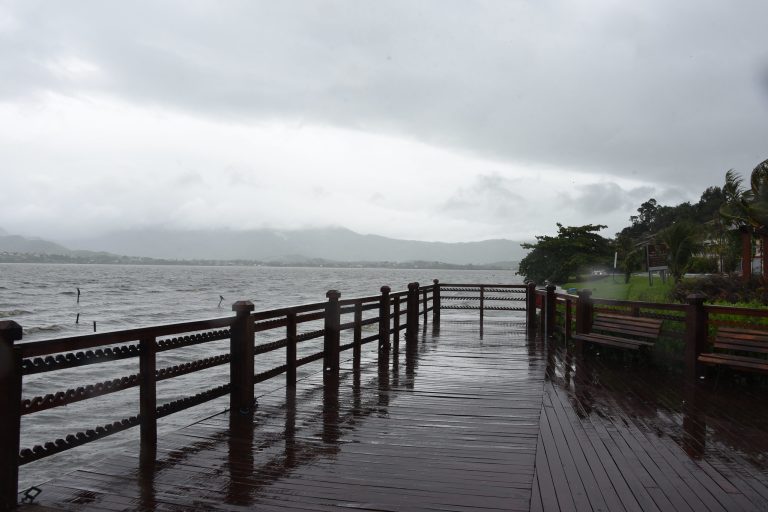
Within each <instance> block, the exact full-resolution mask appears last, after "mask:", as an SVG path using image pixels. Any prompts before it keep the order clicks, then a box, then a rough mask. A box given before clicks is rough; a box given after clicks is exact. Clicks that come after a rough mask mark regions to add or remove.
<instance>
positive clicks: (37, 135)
mask: <svg viewBox="0 0 768 512" xmlns="http://www.w3.org/2000/svg"><path fill="white" fill-rule="evenodd" d="M766 19H768V2H766V1H765V0H734V1H725V0H721V1H712V0H675V1H669V0H646V1H642V2H627V1H625V0H613V1H608V0H606V1H598V0H592V1H567V0H563V1H558V0H541V1H508V0H504V1H497V2H471V1H448V0H435V1H424V0H417V1H413V0H408V1H402V2H393V1H387V2H383V1H381V0H376V1H359V0H347V1H343V2H324V1H306V2H300V1H291V2H276V1H263V2H257V1H244V2H234V1H228V2H221V1H210V2H198V1H189V0H184V1H178V2H176V1H153V2H138V1H131V2H125V1H119V2H118V1H113V2H109V1H102V0H98V1H92V2H86V1H72V2H59V1H49V2H37V1H30V0H23V1H19V2H14V1H4V0H3V1H0V191H2V198H1V199H0V227H2V228H4V229H5V230H6V231H8V232H13V233H19V234H26V235H36V236H42V237H47V238H54V239H58V240H62V239H67V238H79V237H87V236H90V235H93V234H96V233H100V232H104V231H110V230H117V229H126V228H136V227H146V226H165V227H168V228H197V227H205V228H231V229H245V228H257V227H276V228H297V227H312V226H328V225H334V226H345V227H348V228H350V229H353V230H355V231H359V232H362V233H376V234H381V235H386V236H393V237H398V238H410V239H420V240H445V241H469V240H480V239H486V238H497V237H504V238H511V239H516V240H519V239H529V238H531V237H533V236H534V235H536V234H543V233H549V234H551V233H553V232H554V231H555V229H556V228H555V223H556V222H561V223H563V224H566V225H580V224H586V223H602V224H608V225H609V229H608V230H606V231H605V232H604V233H603V234H604V235H612V234H613V233H615V232H616V231H618V230H620V229H621V228H622V227H623V226H625V225H626V224H627V223H628V218H629V216H630V215H632V214H633V213H634V212H635V210H636V208H637V207H638V206H639V205H640V203H642V202H643V201H645V200H647V199H648V198H650V197H655V198H656V199H657V200H658V201H659V202H660V203H662V204H677V203H679V202H681V201H685V200H691V201H696V200H698V198H699V196H700V194H701V192H702V191H703V190H704V189H705V188H706V187H708V186H710V185H721V184H722V182H723V176H724V173H725V171H726V170H727V169H729V168H735V169H737V170H738V171H740V172H742V173H748V172H749V171H751V169H752V168H753V167H754V166H755V165H757V164H758V163H759V162H761V161H762V160H764V159H766V158H768V30H766V29H765V22H766Z"/></svg>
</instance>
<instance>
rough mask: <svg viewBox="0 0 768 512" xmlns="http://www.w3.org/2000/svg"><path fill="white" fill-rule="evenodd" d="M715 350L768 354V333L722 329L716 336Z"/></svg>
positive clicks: (718, 330) (729, 328) (731, 328)
mask: <svg viewBox="0 0 768 512" xmlns="http://www.w3.org/2000/svg"><path fill="white" fill-rule="evenodd" d="M715 348H719V349H724V350H741V351H743V352H756V353H760V354H768V332H766V331H755V330H750V329H736V328H733V327H720V328H718V329H717V336H715Z"/></svg>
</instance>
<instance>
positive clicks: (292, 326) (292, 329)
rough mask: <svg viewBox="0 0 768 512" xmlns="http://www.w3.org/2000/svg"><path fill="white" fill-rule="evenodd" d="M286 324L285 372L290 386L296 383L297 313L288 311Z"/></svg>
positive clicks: (286, 380)
mask: <svg viewBox="0 0 768 512" xmlns="http://www.w3.org/2000/svg"><path fill="white" fill-rule="evenodd" d="M286 320H287V323H286V326H285V338H286V340H288V341H287V344H286V346H285V366H286V368H287V370H286V372H285V383H286V385H288V386H295V385H296V343H297V339H296V313H293V312H291V313H288V314H287V315H286Z"/></svg>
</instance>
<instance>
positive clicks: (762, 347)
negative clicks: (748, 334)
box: [715, 338, 768, 354]
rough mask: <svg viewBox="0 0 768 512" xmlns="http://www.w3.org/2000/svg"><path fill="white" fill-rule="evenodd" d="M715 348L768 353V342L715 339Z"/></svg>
mask: <svg viewBox="0 0 768 512" xmlns="http://www.w3.org/2000/svg"><path fill="white" fill-rule="evenodd" d="M715 348H719V349H722V350H740V351H742V352H756V353H758V354H768V343H764V342H760V341H757V342H749V341H731V340H721V339H720V338H717V339H715Z"/></svg>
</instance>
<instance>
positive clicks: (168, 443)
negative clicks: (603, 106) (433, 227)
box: [22, 312, 768, 511]
mask: <svg viewBox="0 0 768 512" xmlns="http://www.w3.org/2000/svg"><path fill="white" fill-rule="evenodd" d="M523 318H524V317H523V315H521V316H520V320H523ZM441 327H442V328H441V330H440V331H439V332H438V333H436V332H434V331H433V330H432V326H431V325H429V326H428V331H427V332H426V333H424V332H421V333H420V334H421V336H420V339H419V343H418V351H417V352H415V353H411V354H408V353H406V349H405V347H406V344H405V343H400V345H399V346H400V347H401V348H402V350H401V352H400V353H399V354H397V356H396V357H395V354H394V353H392V354H391V356H390V358H386V357H385V358H384V359H383V360H382V362H381V363H380V362H378V361H377V360H376V358H375V357H374V355H375V351H372V350H363V355H362V361H361V364H360V371H359V372H354V371H353V364H352V360H351V359H346V360H342V362H341V369H340V370H341V371H340V374H339V378H338V381H336V380H335V379H334V377H333V376H327V375H326V377H325V379H326V380H325V382H324V381H323V376H322V373H321V372H320V371H319V370H320V364H318V365H317V367H318V372H317V373H316V374H315V376H313V377H310V378H307V379H302V380H299V382H298V383H297V386H296V388H295V390H291V389H290V388H289V389H286V388H280V389H278V390H276V391H274V392H272V393H269V394H267V395H263V396H261V397H259V398H258V409H257V411H256V413H255V415H254V416H253V418H247V417H246V418H244V420H243V421H236V420H232V423H231V422H230V421H231V420H230V417H229V415H228V414H221V415H218V416H214V417H211V418H208V419H206V420H203V421H201V422H199V423H196V424H194V425H191V426H188V427H186V428H184V429H181V430H179V431H177V432H175V433H173V434H170V435H162V436H160V438H159V440H158V450H157V453H156V454H146V453H145V454H139V452H138V450H135V447H127V448H128V449H126V451H125V453H124V454H120V455H112V456H110V457H107V458H105V459H104V460H101V461H98V462H96V463H95V464H93V465H92V466H90V467H87V468H83V469H78V470H75V471H73V472H72V473H69V474H67V475H63V476H62V477H60V478H58V479H56V480H54V481H52V482H48V483H46V484H43V485H41V488H42V490H43V492H42V494H41V495H40V496H39V497H38V498H37V499H36V503H37V505H34V506H28V505H25V506H24V507H23V508H22V510H29V511H32V510H36V509H39V510H267V511H270V510H330V509H337V508H355V509H361V510H391V511H394V510H452V511H463V510H537V511H538V510H547V511H550V510H552V511H554V510H562V511H572V510H608V511H614V510H617V511H623V510H626V511H646V510H685V511H699V510H710V511H731V510H757V511H761V510H762V511H765V510H768V435H767V434H768V400H767V399H768V396H766V393H765V392H764V391H762V390H760V389H759V388H758V387H757V386H751V385H744V383H739V382H737V383H734V382H732V380H733V379H732V378H731V376H729V375H723V376H722V377H721V378H717V379H716V378H714V376H713V377H712V378H709V379H706V380H705V381H703V383H700V384H699V385H697V386H695V387H688V388H686V387H685V386H684V385H683V378H682V376H675V375H676V374H670V373H665V372H661V371H658V370H656V369H654V368H653V367H652V366H651V365H650V362H640V363H636V362H627V361H626V359H622V358H619V357H616V358H615V359H606V358H605V357H604V356H602V355H600V356H597V355H595V354H594V353H588V354H586V355H585V356H584V357H581V356H579V357H577V356H576V355H574V354H572V353H571V352H569V351H566V350H564V349H563V348H562V344H560V345H557V344H551V345H550V347H549V348H548V347H547V346H546V345H545V344H544V342H543V341H542V340H540V339H534V340H529V339H527V338H526V328H525V324H524V323H514V322H500V321H497V320H496V318H494V317H489V316H486V318H485V325H484V330H483V336H482V338H481V337H480V335H479V329H480V326H479V325H478V322H477V319H476V318H475V317H474V316H466V317H461V316H458V314H448V313H447V312H443V319H442V326H441ZM393 346H394V345H393ZM369 347H372V345H369ZM350 355H351V354H349V353H347V356H345V357H349V356H350ZM394 361H397V363H396V364H394ZM716 382H717V385H716V386H715V383H716ZM131 448H134V449H133V450H132V449H131Z"/></svg>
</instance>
